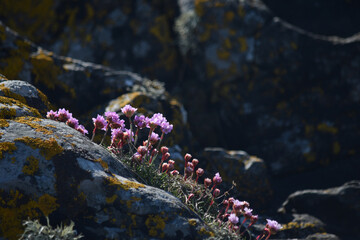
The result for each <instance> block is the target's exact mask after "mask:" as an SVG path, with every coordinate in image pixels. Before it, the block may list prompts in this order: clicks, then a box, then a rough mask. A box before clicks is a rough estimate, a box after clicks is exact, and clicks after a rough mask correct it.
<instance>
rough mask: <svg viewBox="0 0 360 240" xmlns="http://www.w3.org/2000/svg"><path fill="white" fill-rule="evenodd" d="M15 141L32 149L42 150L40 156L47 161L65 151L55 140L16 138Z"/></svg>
mask: <svg viewBox="0 0 360 240" xmlns="http://www.w3.org/2000/svg"><path fill="white" fill-rule="evenodd" d="M14 141H18V142H22V143H25V144H26V145H28V146H30V147H31V148H32V149H40V154H41V155H43V156H44V157H45V159H46V160H49V159H51V158H52V157H54V156H55V155H57V154H60V153H61V152H62V151H63V150H64V149H63V148H62V147H61V146H60V145H59V144H58V143H57V141H56V140H55V139H54V138H50V139H49V140H42V139H41V138H31V137H22V138H16V139H15V140H14Z"/></svg>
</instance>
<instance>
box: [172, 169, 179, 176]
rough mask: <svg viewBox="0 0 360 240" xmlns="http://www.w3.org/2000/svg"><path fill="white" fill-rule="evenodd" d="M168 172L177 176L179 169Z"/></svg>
mask: <svg viewBox="0 0 360 240" xmlns="http://www.w3.org/2000/svg"><path fill="white" fill-rule="evenodd" d="M170 174H171V175H172V176H177V175H179V171H178V170H173V171H171V172H170Z"/></svg>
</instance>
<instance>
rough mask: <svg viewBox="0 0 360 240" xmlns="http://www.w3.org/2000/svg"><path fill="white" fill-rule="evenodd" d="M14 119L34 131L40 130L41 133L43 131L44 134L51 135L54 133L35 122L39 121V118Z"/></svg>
mask: <svg viewBox="0 0 360 240" xmlns="http://www.w3.org/2000/svg"><path fill="white" fill-rule="evenodd" d="M14 121H15V122H18V123H22V124H26V125H28V126H29V127H31V128H33V129H35V131H36V132H41V133H44V134H46V135H51V134H53V133H54V132H53V131H51V130H48V129H46V128H45V127H43V126H41V125H39V124H36V123H35V122H39V121H41V120H40V119H39V118H35V117H17V118H15V119H14ZM47 126H48V125H47Z"/></svg>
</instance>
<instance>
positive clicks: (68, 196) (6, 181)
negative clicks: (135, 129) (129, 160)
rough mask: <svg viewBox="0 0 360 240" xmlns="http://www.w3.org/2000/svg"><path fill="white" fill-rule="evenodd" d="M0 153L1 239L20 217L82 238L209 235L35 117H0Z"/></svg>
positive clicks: (73, 137) (186, 214) (120, 169)
mask: <svg viewBox="0 0 360 240" xmlns="http://www.w3.org/2000/svg"><path fill="white" fill-rule="evenodd" d="M23 97H25V96H23ZM2 98H4V99H5V98H6V97H2ZM7 99H9V98H7ZM10 100H11V99H9V100H8V101H10ZM14 101H15V100H14ZM22 107H23V108H29V107H26V106H22ZM10 118H11V119H10ZM0 150H1V151H0V185H1V187H0V236H3V237H4V239H18V237H19V234H21V232H22V225H21V224H22V221H23V220H25V219H27V218H28V217H29V218H32V219H33V218H37V219H38V218H43V217H44V216H49V218H50V222H51V223H52V224H59V223H60V222H66V221H69V220H72V221H74V222H75V225H76V228H77V230H78V232H81V233H82V234H83V235H85V238H86V239H149V238H152V239H159V238H166V239H181V238H191V239H203V238H205V237H208V236H209V235H211V234H212V233H211V232H210V231H209V229H208V228H207V227H206V226H205V225H204V223H203V222H202V221H201V220H200V219H199V218H198V217H197V216H196V215H195V214H194V213H193V212H192V211H190V210H189V209H188V208H187V207H185V205H183V204H182V203H181V202H180V200H178V199H176V198H175V197H173V196H171V195H170V194H168V193H166V192H164V191H162V190H160V189H156V188H153V187H149V186H146V185H144V184H142V183H140V182H138V181H137V180H136V179H135V177H134V174H133V173H132V172H131V171H130V170H129V169H127V167H126V166H125V165H123V164H122V163H121V162H120V161H119V160H118V159H116V158H114V157H113V156H112V155H111V154H110V153H109V152H108V151H107V150H105V149H104V148H102V147H100V146H99V145H97V144H95V143H93V142H91V141H90V140H89V139H88V138H87V137H85V136H83V135H82V134H81V133H79V132H78V131H76V130H74V129H72V128H70V127H69V126H67V125H66V124H64V123H61V122H56V121H53V120H48V119H42V118H41V116H40V115H38V116H36V117H32V116H30V115H28V116H22V117H16V116H11V117H8V116H4V117H3V118H2V119H1V128H0ZM190 222H191V224H190Z"/></svg>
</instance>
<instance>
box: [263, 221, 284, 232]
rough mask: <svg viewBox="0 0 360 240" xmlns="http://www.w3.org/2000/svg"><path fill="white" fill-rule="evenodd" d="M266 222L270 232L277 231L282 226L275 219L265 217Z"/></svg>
mask: <svg viewBox="0 0 360 240" xmlns="http://www.w3.org/2000/svg"><path fill="white" fill-rule="evenodd" d="M266 221H267V224H266V228H268V229H269V231H270V233H271V234H275V233H277V232H278V231H279V230H280V229H282V226H281V225H280V224H279V223H278V222H277V221H275V220H270V219H266Z"/></svg>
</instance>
